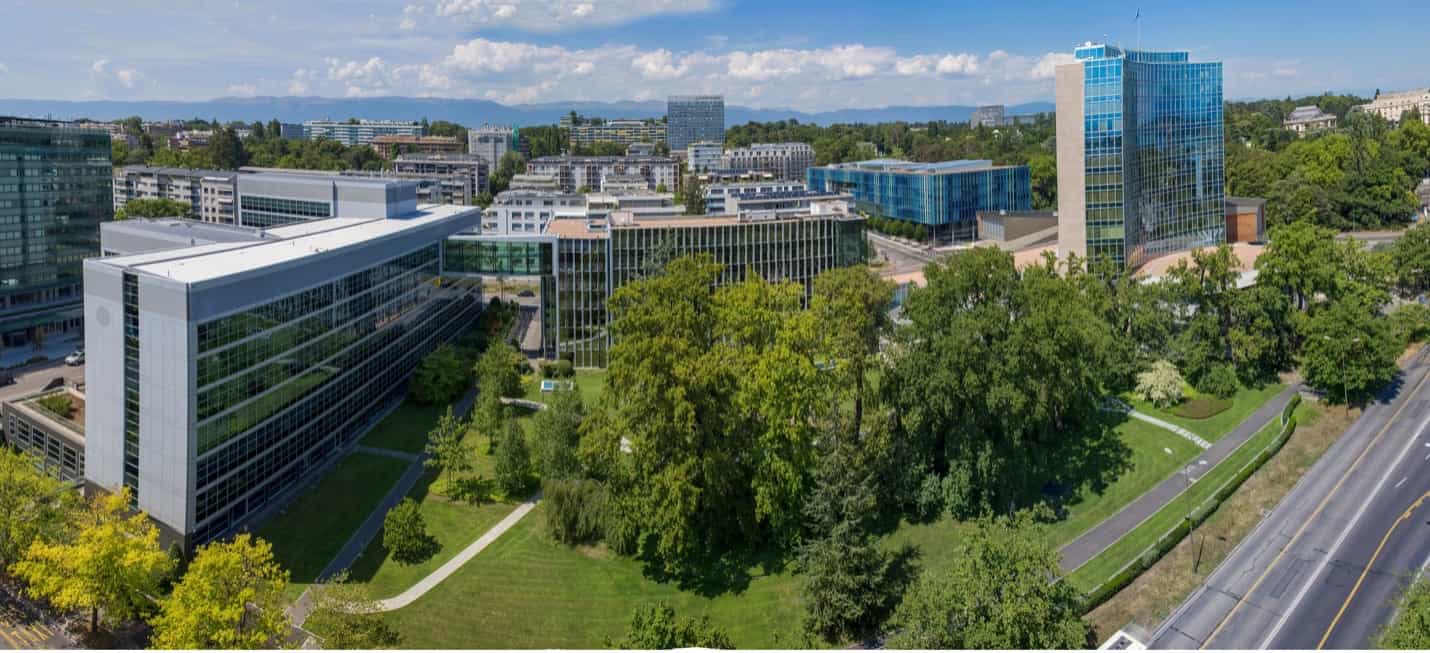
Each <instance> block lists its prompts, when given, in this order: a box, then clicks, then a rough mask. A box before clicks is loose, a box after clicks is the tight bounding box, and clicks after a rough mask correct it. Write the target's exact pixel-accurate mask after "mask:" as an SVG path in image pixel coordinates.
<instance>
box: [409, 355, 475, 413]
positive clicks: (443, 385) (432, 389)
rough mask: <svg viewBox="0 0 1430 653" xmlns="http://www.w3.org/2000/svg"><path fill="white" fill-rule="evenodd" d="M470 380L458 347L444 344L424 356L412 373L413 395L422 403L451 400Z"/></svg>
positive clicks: (441, 402)
mask: <svg viewBox="0 0 1430 653" xmlns="http://www.w3.org/2000/svg"><path fill="white" fill-rule="evenodd" d="M469 382H470V380H469V377H468V371H467V366H466V365H465V364H464V363H463V361H462V357H461V356H460V355H458V354H457V349H456V347H453V346H452V345H451V344H446V343H444V344H442V345H441V346H439V347H437V349H436V350H434V351H433V352H432V353H430V354H428V355H427V356H426V357H425V358H423V359H422V362H421V363H419V364H418V365H417V371H416V372H414V373H413V375H412V397H413V398H414V399H416V400H417V401H418V402H419V403H423V404H429V405H431V404H445V403H451V402H452V401H453V400H455V399H456V398H457V397H458V396H460V395H461V394H462V391H463V390H465V389H466V388H467V385H468V383H469Z"/></svg>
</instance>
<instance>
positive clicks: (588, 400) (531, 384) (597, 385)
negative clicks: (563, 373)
mask: <svg viewBox="0 0 1430 653" xmlns="http://www.w3.org/2000/svg"><path fill="white" fill-rule="evenodd" d="M557 380H558V381H561V380H571V381H575V382H576V391H577V392H580V393H581V403H583V404H585V405H586V407H587V408H590V407H591V406H594V405H596V398H597V397H599V396H601V388H602V387H603V386H605V385H606V370H586V369H581V370H576V378H574V379H557ZM522 389H523V390H524V391H525V392H526V394H525V395H523V397H524V398H526V399H530V400H531V401H540V402H542V403H545V402H546V400H547V398H549V397H550V396H551V395H550V393H543V392H542V391H541V375H540V374H533V375H530V376H527V377H526V378H525V379H522Z"/></svg>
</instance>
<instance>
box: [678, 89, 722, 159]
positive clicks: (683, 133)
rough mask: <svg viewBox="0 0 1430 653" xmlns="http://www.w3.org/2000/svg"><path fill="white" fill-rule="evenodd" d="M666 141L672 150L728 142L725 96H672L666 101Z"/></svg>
mask: <svg viewBox="0 0 1430 653" xmlns="http://www.w3.org/2000/svg"><path fill="white" fill-rule="evenodd" d="M665 120H666V128H665V131H666V142H667V143H669V144H670V151H672V152H675V151H677V150H684V149H685V148H687V147H690V144H691V143H697V142H700V141H709V142H711V143H724V142H725V96H723V95H672V96H670V98H669V99H667V100H666V103H665Z"/></svg>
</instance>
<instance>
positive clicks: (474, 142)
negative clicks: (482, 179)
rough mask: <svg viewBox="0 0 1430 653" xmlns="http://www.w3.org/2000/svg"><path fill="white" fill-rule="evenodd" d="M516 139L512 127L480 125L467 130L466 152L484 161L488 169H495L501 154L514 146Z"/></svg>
mask: <svg viewBox="0 0 1430 653" xmlns="http://www.w3.org/2000/svg"><path fill="white" fill-rule="evenodd" d="M517 139H518V135H517V131H516V128H514V127H508V126H506V125H482V126H481V127H478V128H476V129H469V130H467V153H468V154H471V155H472V156H475V157H478V158H480V159H481V160H483V161H486V162H487V168H488V169H489V170H496V168H497V164H498V163H501V158H502V156H504V155H505V154H506V153H507V152H508V151H510V150H512V149H515V148H516V144H517Z"/></svg>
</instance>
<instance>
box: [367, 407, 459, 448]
mask: <svg viewBox="0 0 1430 653" xmlns="http://www.w3.org/2000/svg"><path fill="white" fill-rule="evenodd" d="M445 412H447V406H446V405H440V406H438V405H433V406H425V405H423V404H419V403H417V402H416V401H413V400H412V399H410V398H409V399H403V400H402V404H401V405H399V406H398V407H397V408H395V409H393V411H392V412H391V413H389V414H388V415H387V417H384V418H383V419H382V421H381V422H378V424H377V426H374V427H373V428H372V430H371V431H369V432H368V434H367V435H366V436H364V437H363V439H362V443H363V444H364V445H367V446H369V447H378V448H382V449H393V450H396V451H406V452H408V453H421V452H422V448H423V447H426V446H427V434H428V433H429V432H431V430H432V427H433V426H436V424H437V419H438V418H439V417H441V416H442V414H443V413H445Z"/></svg>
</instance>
